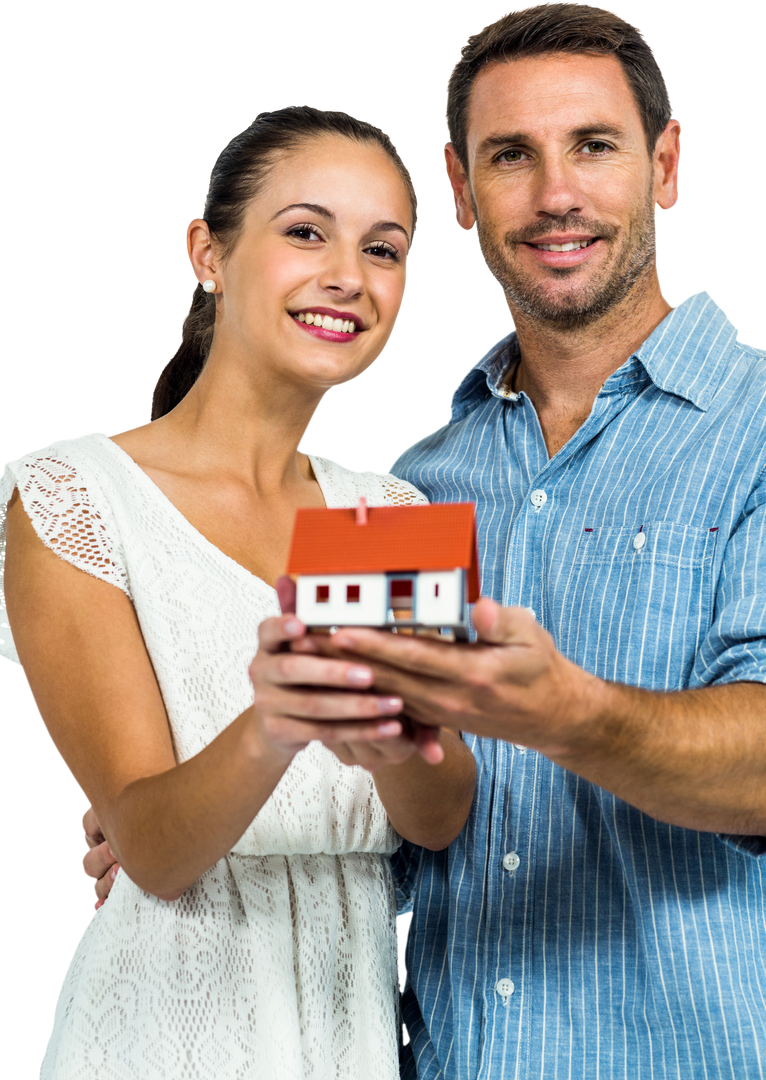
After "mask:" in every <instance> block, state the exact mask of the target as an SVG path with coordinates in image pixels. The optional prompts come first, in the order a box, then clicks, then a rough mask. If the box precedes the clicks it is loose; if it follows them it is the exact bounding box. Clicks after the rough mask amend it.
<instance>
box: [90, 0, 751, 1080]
mask: <svg viewBox="0 0 766 1080" xmlns="http://www.w3.org/2000/svg"><path fill="white" fill-rule="evenodd" d="M448 119H449V125H450V135H451V142H450V144H449V145H448V147H447V151H446V153H447V167H448V172H449V176H450V181H451V183H452V187H453V190H454V193H455V203H456V208H457V216H458V221H459V223H460V224H461V225H462V226H463V227H464V228H471V227H472V226H473V224H474V223H476V224H477V228H478V233H479V240H480V243H481V246H482V251H483V253H484V256H485V258H486V260H487V263H488V265H489V267H490V269H491V270H492V272H493V274H494V275H495V277H496V278H497V279H498V281H499V283H500V284H501V286H502V287H503V289H504V292H505V295H506V297H507V300H508V306H509V309H510V312H511V315H512V317H513V320H514V324H515V326H516V333H515V334H511V335H510V336H509V337H508V338H506V339H505V340H504V341H502V342H500V343H499V345H497V346H496V347H495V348H494V349H493V350H492V351H491V352H490V353H489V354H488V355H487V356H486V357H485V358H484V359H483V360H482V361H481V362H480V363H479V365H478V366H477V367H476V368H474V370H473V371H472V372H470V374H469V375H468V376H467V378H466V379H465V380H464V382H463V383H462V385H461V386H460V388H459V389H458V392H457V394H456V395H455V399H454V403H453V416H452V421H451V423H450V424H449V425H448V426H447V427H446V428H444V429H442V430H441V431H439V432H437V433H435V434H434V435H432V436H431V437H429V438H428V439H425V440H423V441H422V442H421V443H419V444H418V445H417V446H416V447H414V448H413V449H412V450H410V451H408V452H407V453H406V454H405V455H404V456H403V458H402V459H400V461H399V462H398V463H397V465H396V466H395V471H396V472H397V473H398V474H399V475H401V476H404V477H405V478H406V479H408V480H410V481H411V482H413V483H414V484H416V485H417V486H418V487H420V488H421V489H422V490H423V491H425V492H426V493H427V494H428V495H429V497H430V498H431V499H432V500H435V501H453V500H465V499H467V500H472V501H474V502H475V503H476V508H477V522H478V529H479V545H480V550H481V555H482V589H483V593H484V595H485V597H487V599H484V600H482V601H480V602H479V603H478V604H477V605H476V607H475V609H474V619H473V621H474V626H475V629H476V634H477V638H478V640H477V642H476V643H474V644H472V645H466V646H462V645H453V646H445V645H444V644H442V643H439V642H433V641H427V640H422V639H414V638H409V639H408V638H403V637H392V636H390V635H384V634H380V633H377V632H375V631H369V630H341V631H340V632H339V633H338V634H337V635H336V636H335V638H334V639H333V642H332V648H334V649H335V650H336V651H337V650H343V651H345V653H346V654H347V655H348V654H350V655H352V656H353V657H354V658H355V659H356V660H360V659H361V660H363V661H364V662H365V663H366V664H367V665H368V666H369V667H370V668H371V669H372V671H373V673H374V683H375V689H376V690H378V691H380V692H383V693H386V694H396V695H400V696H401V697H402V699H403V700H404V703H405V712H406V713H407V715H409V716H410V717H412V718H413V719H415V720H418V721H420V722H421V723H422V724H426V725H431V726H438V725H445V726H449V727H453V728H460V729H462V730H463V731H464V732H466V733H467V734H466V739H467V741H468V742H469V743H470V745H471V747H472V749H473V751H474V754H475V757H476V761H477V766H478V780H477V791H476V796H475V800H474V805H473V809H472V812H471V816H470V818H469V821H468V824H467V826H466V828H465V830H464V831H463V833H462V835H461V836H460V837H459V839H458V840H457V841H456V842H455V843H454V844H453V845H452V847H451V848H449V849H448V850H447V851H444V852H435V853H434V852H428V851H422V850H419V849H412V848H409V849H406V850H403V851H402V853H401V854H400V857H399V859H398V871H399V882H400V887H401V891H402V896H403V897H406V896H407V895H408V894H409V893H410V892H412V891H413V886H414V914H413V922H412V928H411V932H410V941H409V945H408V971H409V982H408V986H407V989H406V992H405V1004H404V1015H405V1020H406V1022H407V1025H408V1029H409V1033H410V1038H411V1044H410V1047H409V1048H407V1050H406V1051H405V1054H406V1057H405V1060H404V1063H403V1075H404V1076H405V1077H407V1078H408V1080H411V1078H414V1077H415V1076H417V1077H418V1078H419V1080H442V1078H443V1080H466V1078H469V1077H470V1078H471V1080H473V1078H479V1077H482V1078H483V1077H487V1078H491V1080H510V1078H518V1080H522V1078H524V1080H528V1078H538V1077H539V1078H545V1080H547V1078H549V1077H559V1076H561V1077H572V1078H587V1080H590V1078H592V1077H598V1076H601V1077H605V1078H609V1080H617V1078H625V1080H628V1078H630V1080H644V1078H650V1077H651V1078H654V1077H668V1078H676V1077H683V1078H687V1077H688V1078H694V1080H696V1078H698V1077H709V1078H713V1077H731V1078H736V1080H743V1078H748V1080H749V1078H751V1077H760V1076H763V1074H764V1068H765V1067H766V1064H765V1063H766V911H765V910H764V896H763V866H764V865H766V864H765V863H764V861H763V859H762V856H763V855H764V854H766V839H764V837H766V783H765V782H764V780H765V777H766V752H765V751H764V745H766V744H765V742H764V729H766V689H764V686H763V684H764V682H766V645H765V644H764V638H766V602H765V601H764V596H763V594H759V593H758V591H757V586H758V582H759V581H762V580H764V581H766V530H765V529H764V515H766V484H765V483H764V477H765V476H766V431H765V430H764V428H765V427H766V411H765V410H764V408H763V404H764V397H766V378H765V377H764V375H765V372H766V361H765V360H764V357H763V354H761V353H759V352H756V351H754V350H752V349H747V348H745V347H743V346H741V345H739V344H738V343H737V342H736V340H735V338H736V334H735V331H734V329H733V328H732V327H731V326H730V325H729V324H728V322H727V321H726V319H725V317H724V315H723V314H722V313H721V312H720V311H719V310H718V309H717V308H716V307H715V305H714V304H713V303H712V301H711V300H709V298H707V297H705V296H699V297H694V298H692V299H691V300H689V301H687V302H686V303H685V304H683V305H681V306H680V307H679V308H678V309H676V310H675V311H671V309H670V306H669V305H668V304H667V302H666V301H665V300H664V298H663V297H662V294H661V292H660V287H659V282H658V279H657V273H656V266H655V255H654V224H653V214H654V206H655V204H659V205H660V206H661V207H670V206H672V205H673V203H674V202H675V199H676V175H677V167H678V147H679V125H678V124H677V123H676V122H675V121H673V120H671V118H670V108H669V104H668V100H667V94H666V91H665V87H664V83H663V80H662V77H661V75H660V72H659V70H658V69H657V67H656V64H655V62H654V59H653V57H652V54H651V52H650V51H649V49H648V48H647V46H646V45H645V43H644V42H643V41H642V39H641V37H640V35H639V34H638V33H637V32H636V31H635V30H634V29H633V28H632V27H629V26H627V25H626V24H625V23H624V22H622V20H620V19H618V18H617V17H615V16H613V15H611V14H609V13H607V12H603V11H600V10H599V9H595V8H588V7H582V6H578V5H569V4H557V5H550V6H545V7H539V8H532V9H530V10H527V11H524V12H517V13H513V14H511V15H508V16H506V17H505V18H503V19H501V20H499V21H498V22H497V23H495V24H494V25H493V26H491V27H488V28H487V29H486V30H484V31H483V32H482V33H481V34H479V35H477V36H476V37H474V38H472V39H471V40H470V41H469V44H468V46H467V47H466V49H464V51H463V58H462V60H461V61H460V63H459V64H458V65H457V67H456V69H455V72H454V73H453V76H452V80H451V83H450V93H449V107H448ZM528 609H531V611H530V610H528ZM532 612H534V614H532ZM328 648H330V646H328ZM94 866H95V864H94ZM101 868H102V867H101V866H99V870H100V869H101ZM94 872H95V871H94Z"/></svg>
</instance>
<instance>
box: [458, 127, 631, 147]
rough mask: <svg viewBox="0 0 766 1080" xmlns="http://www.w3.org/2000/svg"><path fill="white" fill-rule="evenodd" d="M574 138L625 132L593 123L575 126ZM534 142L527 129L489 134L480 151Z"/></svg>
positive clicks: (614, 135) (619, 135) (612, 136)
mask: <svg viewBox="0 0 766 1080" xmlns="http://www.w3.org/2000/svg"><path fill="white" fill-rule="evenodd" d="M569 135H570V137H571V138H573V139H585V138H587V137H588V136H589V135H590V136H601V135H604V136H606V138H609V139H624V138H625V132H624V131H621V130H620V128H616V127H614V126H613V125H612V124H591V125H589V126H585V127H578V128H573V129H572V131H570V132H569ZM531 142H534V139H533V137H532V135H530V134H529V133H528V132H525V131H513V132H511V133H509V134H508V135H488V136H487V138H486V139H483V140H482V142H481V143H479V148H478V152H479V153H480V154H481V153H488V152H491V151H492V150H496V149H499V148H500V147H503V146H528V145H529V144H530V143H531Z"/></svg>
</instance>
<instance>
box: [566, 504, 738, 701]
mask: <svg viewBox="0 0 766 1080" xmlns="http://www.w3.org/2000/svg"><path fill="white" fill-rule="evenodd" d="M717 535H718V533H717V530H715V529H702V528H698V527H696V526H693V525H678V524H676V523H674V522H670V521H654V522H647V523H646V524H644V525H642V526H641V527H640V528H639V527H638V526H636V527H633V528H631V527H611V526H605V527H603V528H592V529H585V530H583V532H582V533H581V534H580V535H579V536H578V537H571V538H570V540H569V543H568V544H567V545H566V549H568V550H566V549H565V550H559V551H558V552H556V551H551V552H550V553H549V558H548V559H547V565H548V568H549V570H548V583H549V588H548V597H547V612H548V618H549V620H550V621H549V626H550V627H551V629H552V632H553V634H554V637H555V639H556V644H557V646H558V648H559V649H560V650H561V651H562V652H563V653H564V655H565V656H568V657H569V658H570V659H571V660H573V661H574V662H575V663H577V664H579V665H580V666H582V667H584V668H587V670H589V671H592V672H594V674H596V675H599V676H601V677H602V678H605V679H612V680H615V681H617V682H625V683H630V684H632V685H634V686H643V687H647V688H651V689H656V690H663V689H667V690H672V689H681V688H682V687H684V686H686V685H687V682H688V678H689V674H690V672H691V669H692V666H693V664H694V658H695V656H696V654H697V651H698V650H699V647H700V644H701V642H702V639H703V638H704V636H705V634H706V633H707V631H708V629H709V627H710V622H711V619H712V614H713V571H714V554H715V545H716V537H717Z"/></svg>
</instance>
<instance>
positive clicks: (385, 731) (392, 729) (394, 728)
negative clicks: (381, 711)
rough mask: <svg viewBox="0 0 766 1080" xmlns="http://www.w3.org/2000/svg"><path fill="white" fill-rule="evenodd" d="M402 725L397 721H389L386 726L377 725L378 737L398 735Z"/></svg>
mask: <svg viewBox="0 0 766 1080" xmlns="http://www.w3.org/2000/svg"><path fill="white" fill-rule="evenodd" d="M401 730H402V725H401V724H400V723H399V721H398V720H389V721H388V722H387V723H386V724H378V734H379V735H398V734H399V732H400V731H401Z"/></svg>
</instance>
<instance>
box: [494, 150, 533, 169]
mask: <svg viewBox="0 0 766 1080" xmlns="http://www.w3.org/2000/svg"><path fill="white" fill-rule="evenodd" d="M526 156H527V155H526V154H525V153H524V151H523V150H503V152H502V154H498V155H497V160H498V161H505V162H507V163H508V164H509V165H515V163H516V162H517V161H523V160H524V158H525V157H526Z"/></svg>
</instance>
